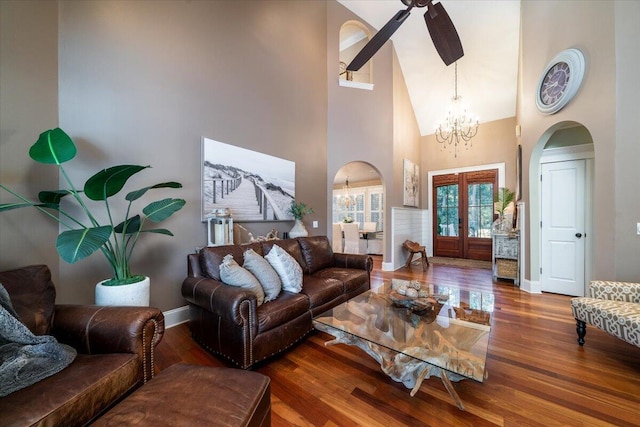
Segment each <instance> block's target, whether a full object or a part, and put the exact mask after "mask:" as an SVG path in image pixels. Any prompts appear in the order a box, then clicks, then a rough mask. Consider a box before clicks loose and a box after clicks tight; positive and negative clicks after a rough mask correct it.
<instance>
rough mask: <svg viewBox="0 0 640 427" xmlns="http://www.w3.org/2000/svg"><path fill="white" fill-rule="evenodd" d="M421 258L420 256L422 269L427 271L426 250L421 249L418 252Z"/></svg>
mask: <svg viewBox="0 0 640 427" xmlns="http://www.w3.org/2000/svg"><path fill="white" fill-rule="evenodd" d="M420 255H421V258H422V260H421V261H422V270H423V271H427V268H428V267H429V260H428V259H427V252H426V251H424V250H423V251H421V252H420Z"/></svg>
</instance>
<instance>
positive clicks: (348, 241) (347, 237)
mask: <svg viewBox="0 0 640 427" xmlns="http://www.w3.org/2000/svg"><path fill="white" fill-rule="evenodd" d="M342 229H343V230H344V253H345V254H359V253H360V232H359V231H358V225H357V224H356V223H354V222H352V223H348V224H343V225H342Z"/></svg>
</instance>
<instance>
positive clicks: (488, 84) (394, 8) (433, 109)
mask: <svg viewBox="0 0 640 427" xmlns="http://www.w3.org/2000/svg"><path fill="white" fill-rule="evenodd" d="M338 1H339V2H340V3H341V4H342V5H344V6H345V7H346V8H348V9H349V10H351V11H352V12H353V13H355V14H356V15H358V16H359V17H360V18H361V19H362V20H363V21H364V22H366V23H368V24H369V25H371V26H372V27H374V28H375V29H376V30H378V29H380V28H381V27H382V26H384V24H386V23H387V21H389V19H391V17H392V16H394V15H395V14H396V13H397V12H398V11H399V10H402V9H406V6H405V5H404V4H403V2H402V1H401V0H338ZM436 2H437V1H436ZM441 3H442V5H443V6H444V8H445V9H446V10H447V12H448V14H449V16H450V18H451V20H452V21H453V23H454V25H455V27H456V29H457V31H458V34H459V36H460V39H461V41H462V46H463V48H464V56H463V57H462V58H461V59H460V60H458V95H460V96H462V99H463V101H464V103H465V104H466V105H467V107H468V109H469V111H470V112H471V113H473V114H474V115H476V116H478V118H479V120H480V123H483V122H490V121H494V120H499V119H504V118H508V117H513V116H515V112H516V89H517V73H518V52H519V38H520V0H486V1H484V0H474V1H471V0H442V1H441ZM425 12H426V8H417V7H416V8H413V9H412V11H411V16H409V17H408V18H407V19H406V21H405V22H404V23H403V24H402V25H401V26H400V28H399V29H398V30H397V31H396V32H395V34H394V35H393V36H392V37H391V40H392V41H393V45H394V48H395V50H396V53H397V56H398V60H399V62H400V67H401V68H402V73H403V75H404V79H405V82H406V85H407V89H408V92H409V97H410V99H411V103H412V105H413V109H414V111H415V115H416V119H417V121H418V126H419V128H420V134H421V135H430V134H433V133H434V131H435V128H436V127H437V125H438V123H439V122H440V121H441V120H442V119H443V118H444V117H445V115H446V114H447V111H448V106H449V103H450V101H451V98H452V97H453V94H454V66H453V64H451V65H450V66H448V67H447V66H445V65H444V63H443V62H442V60H441V59H440V57H439V56H438V53H437V52H436V50H435V48H434V47H433V43H432V41H431V38H430V36H429V32H428V31H427V27H426V24H425V21H424V18H423V14H424V13H425ZM372 36H373V34H372ZM373 60H374V61H375V55H374V57H373ZM374 83H375V82H374Z"/></svg>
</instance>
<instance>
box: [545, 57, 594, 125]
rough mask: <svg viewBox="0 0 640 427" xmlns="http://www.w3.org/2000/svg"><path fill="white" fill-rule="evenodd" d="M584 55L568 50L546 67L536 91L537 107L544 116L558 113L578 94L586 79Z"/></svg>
mask: <svg viewBox="0 0 640 427" xmlns="http://www.w3.org/2000/svg"><path fill="white" fill-rule="evenodd" d="M584 70H585V62H584V55H583V54H582V52H580V51H579V50H578V49H567V50H564V51H562V52H560V53H559V54H558V55H556V57H555V58H553V59H552V60H551V62H549V65H547V66H546V68H545V69H544V71H543V72H542V75H541V76H540V81H539V82H538V89H537V91H536V106H537V107H538V110H539V111H540V112H541V113H543V114H553V113H557V112H558V111H560V110H561V109H562V107H564V106H565V105H567V103H568V102H569V101H571V99H572V98H573V97H574V96H575V95H576V93H578V89H580V85H581V84H582V78H583V77H584Z"/></svg>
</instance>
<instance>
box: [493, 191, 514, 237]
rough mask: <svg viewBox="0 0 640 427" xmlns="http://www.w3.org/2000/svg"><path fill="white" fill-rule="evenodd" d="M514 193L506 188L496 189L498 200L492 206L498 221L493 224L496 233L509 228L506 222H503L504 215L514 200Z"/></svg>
mask: <svg viewBox="0 0 640 427" xmlns="http://www.w3.org/2000/svg"><path fill="white" fill-rule="evenodd" d="M515 197H516V193H514V192H513V191H511V190H509V189H508V188H506V187H500V188H499V189H498V200H497V201H496V202H495V203H494V204H493V209H494V211H495V213H497V214H498V219H497V220H496V222H495V227H494V228H496V229H497V230H498V231H508V230H509V229H510V228H511V227H510V224H508V221H505V217H504V213H505V210H507V208H508V207H509V205H510V204H511V203H513V201H514V200H515Z"/></svg>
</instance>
